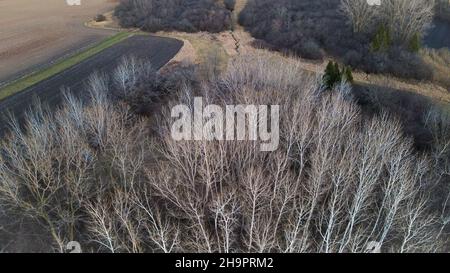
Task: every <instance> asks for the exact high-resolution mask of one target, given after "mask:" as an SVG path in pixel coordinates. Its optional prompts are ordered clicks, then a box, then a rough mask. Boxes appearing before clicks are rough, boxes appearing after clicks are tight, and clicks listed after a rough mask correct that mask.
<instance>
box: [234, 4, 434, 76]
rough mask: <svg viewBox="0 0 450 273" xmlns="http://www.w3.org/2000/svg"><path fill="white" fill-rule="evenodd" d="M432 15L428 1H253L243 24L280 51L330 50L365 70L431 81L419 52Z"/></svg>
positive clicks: (314, 54) (318, 54) (313, 54)
mask: <svg viewBox="0 0 450 273" xmlns="http://www.w3.org/2000/svg"><path fill="white" fill-rule="evenodd" d="M432 17H433V1H428V0H413V1H411V0H387V1H383V4H382V5H381V6H379V7H377V6H369V5H368V4H367V1H366V0H305V1H297V0H279V1H271V0H249V1H248V4H247V6H246V7H245V9H244V10H243V12H242V13H241V15H240V22H241V24H243V25H244V26H245V27H246V28H247V29H248V30H249V31H250V32H251V33H252V34H253V35H254V36H255V37H256V38H258V39H260V40H262V41H264V42H265V43H267V44H268V46H270V47H271V48H274V49H277V50H282V51H287V52H294V53H296V54H298V55H299V56H301V57H304V58H310V59H322V58H323V57H324V55H325V54H330V55H332V56H334V57H337V58H338V59H339V60H341V61H342V62H344V63H345V64H348V65H351V66H352V67H355V68H359V69H362V70H364V71H366V72H370V73H390V74H393V75H396V76H400V77H405V78H415V79H430V78H431V76H432V72H431V68H430V67H428V66H427V65H426V64H425V63H424V62H423V61H422V60H421V59H420V57H419V56H418V55H417V54H416V51H417V49H418V48H420V42H421V39H422V37H423V35H424V33H425V31H426V29H427V26H428V25H429V23H430V22H431V19H432ZM379 43H381V44H379Z"/></svg>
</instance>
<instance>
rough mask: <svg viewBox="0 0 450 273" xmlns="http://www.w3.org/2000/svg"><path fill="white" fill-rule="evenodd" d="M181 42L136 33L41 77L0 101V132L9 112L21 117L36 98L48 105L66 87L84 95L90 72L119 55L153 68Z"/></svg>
mask: <svg viewBox="0 0 450 273" xmlns="http://www.w3.org/2000/svg"><path fill="white" fill-rule="evenodd" d="M182 46H183V42H182V41H179V40H175V39H171V38H165V37H156V36H150V35H135V36H133V37H131V38H128V39H126V40H124V41H122V42H120V43H118V44H116V45H113V46H112V47H110V48H107V49H105V50H103V51H102V52H100V53H98V54H96V55H95V56H93V57H91V58H88V59H87V60H84V61H82V62H80V63H78V64H77V65H74V66H72V67H70V68H68V69H66V70H64V71H63V72H61V73H58V74H57V75H54V76H52V77H50V78H48V79H46V80H43V81H41V82H39V83H37V84H35V85H33V86H31V87H29V88H27V89H25V90H23V91H21V92H20V93H18V94H15V95H13V96H10V97H8V98H6V99H4V100H2V101H0V135H1V134H2V133H3V130H4V129H5V126H6V125H7V124H8V121H9V114H13V115H14V116H15V117H17V118H19V119H20V118H21V117H22V115H23V114H24V112H26V111H27V110H29V109H30V108H31V107H32V105H33V104H34V102H35V99H39V100H40V101H42V102H44V104H46V105H49V106H55V105H58V103H59V102H60V100H61V94H62V92H61V88H65V89H67V90H68V91H70V92H71V93H72V94H74V95H76V96H77V97H85V96H86V95H87V94H86V93H84V92H83V91H85V88H84V87H85V83H86V81H87V80H88V78H89V76H90V75H91V74H92V73H94V72H98V73H100V74H102V73H104V74H105V75H109V74H110V73H111V72H112V71H113V70H114V69H115V68H116V67H117V65H118V63H119V62H120V61H121V60H122V57H126V56H134V57H137V58H139V59H142V60H146V61H149V62H150V63H151V64H152V67H153V68H154V69H156V70H158V69H160V68H161V67H162V66H164V65H165V64H166V63H167V62H169V61H170V60H171V59H172V58H173V57H174V56H175V55H176V54H177V53H178V51H179V50H180V48H181V47H182Z"/></svg>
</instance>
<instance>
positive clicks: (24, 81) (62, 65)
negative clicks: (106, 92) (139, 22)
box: [0, 32, 131, 100]
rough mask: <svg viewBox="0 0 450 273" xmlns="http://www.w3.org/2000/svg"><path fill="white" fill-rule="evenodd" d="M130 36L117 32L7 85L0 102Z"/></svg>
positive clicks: (1, 91)
mask: <svg viewBox="0 0 450 273" xmlns="http://www.w3.org/2000/svg"><path fill="white" fill-rule="evenodd" d="M130 35H131V34H130V33H129V32H119V33H117V34H115V35H113V36H111V37H109V38H106V39H105V40H103V41H102V42H100V43H98V44H97V45H94V46H92V47H90V48H88V49H86V50H84V51H82V52H79V53H76V54H75V55H72V56H70V57H68V58H67V59H63V60H61V61H58V62H57V63H55V64H54V65H51V66H50V67H48V68H45V69H43V70H40V71H36V72H33V73H31V74H29V75H27V76H24V77H22V78H20V79H17V80H16V81H14V82H12V83H10V84H8V85H7V86H5V87H3V88H1V89H0V100H2V99H5V98H7V97H9V96H12V95H14V94H16V93H18V92H20V91H22V90H24V89H26V88H28V87H30V86H32V85H35V84H36V83H38V82H41V81H43V80H45V79H48V78H50V77H51V76H54V75H56V74H58V73H60V72H62V71H64V70H66V69H68V68H70V67H72V66H74V65H76V64H78V63H80V62H82V61H84V60H86V59H88V58H90V57H92V56H94V55H95V54H97V53H99V52H101V51H103V50H105V49H107V48H109V47H111V46H113V45H115V44H117V43H119V42H121V41H123V40H125V39H126V38H128V37H129V36H130Z"/></svg>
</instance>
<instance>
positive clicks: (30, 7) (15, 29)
mask: <svg viewBox="0 0 450 273" xmlns="http://www.w3.org/2000/svg"><path fill="white" fill-rule="evenodd" d="M116 2H117V1H116V0H81V5H80V6H69V5H67V3H66V0H0V26H1V27H0V41H1V43H0V85H1V83H2V82H5V81H9V80H11V79H13V78H17V77H20V76H22V75H24V74H27V73H30V72H32V71H34V70H36V69H38V68H40V67H42V66H45V65H46V64H48V63H51V62H52V61H55V60H56V59H58V58H61V57H63V56H65V55H67V54H69V53H72V52H74V51H76V50H77V49H80V48H83V47H86V46H88V45H90V44H93V43H96V42H98V41H100V40H102V39H104V38H105V37H107V36H109V35H111V34H113V33H114V32H112V31H108V30H101V29H89V28H86V27H85V26H84V22H85V21H88V20H89V19H91V18H92V17H93V16H95V15H96V14H97V13H102V12H106V11H108V10H111V9H112V8H113V7H114V5H115V3H116Z"/></svg>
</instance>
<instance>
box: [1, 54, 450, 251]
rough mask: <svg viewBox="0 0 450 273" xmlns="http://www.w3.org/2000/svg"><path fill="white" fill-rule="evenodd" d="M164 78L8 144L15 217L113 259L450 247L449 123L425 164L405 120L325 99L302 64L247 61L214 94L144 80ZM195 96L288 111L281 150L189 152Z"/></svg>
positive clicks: (46, 116) (122, 86)
mask: <svg viewBox="0 0 450 273" xmlns="http://www.w3.org/2000/svg"><path fill="white" fill-rule="evenodd" d="M149 73H152V72H151V70H150V69H148V66H147V65H146V64H143V63H140V62H137V61H135V60H134V61H126V62H124V64H123V66H122V67H121V68H119V69H118V70H117V72H116V73H115V74H114V78H113V79H112V81H113V82H114V84H113V85H111V81H108V79H107V78H103V77H99V76H97V77H92V79H91V85H90V91H91V93H92V100H91V102H89V103H88V104H83V103H81V102H80V101H78V100H77V99H75V98H73V97H71V96H68V98H67V103H66V104H65V107H64V108H63V109H62V110H60V111H58V112H57V113H56V114H51V113H49V112H46V111H45V110H43V108H38V109H36V111H35V112H33V114H30V115H29V117H28V119H27V123H26V124H25V127H26V129H27V131H26V132H23V131H22V130H21V129H20V128H19V126H18V125H16V126H15V127H14V130H13V132H12V134H11V135H9V137H7V138H5V139H4V140H3V141H2V144H1V148H2V153H1V161H0V200H1V204H2V206H3V207H5V208H8V209H9V210H8V211H10V213H13V212H14V213H16V215H22V216H25V217H27V218H31V219H33V220H34V221H36V222H37V223H40V224H41V225H42V227H44V230H45V231H46V234H49V235H50V237H51V238H52V242H53V246H54V247H55V248H54V249H55V250H56V251H64V246H65V243H67V242H68V241H71V240H77V241H79V242H81V244H82V247H83V249H84V250H85V251H101V252H185V251H199V252H213V251H220V252H268V251H272V252H364V251H367V249H366V248H367V246H368V244H369V243H370V242H373V241H375V242H378V243H380V244H381V246H382V251H385V252H417V251H421V252H423V251H425V252H434V251H446V250H448V249H446V248H445V246H446V243H447V241H448V231H449V230H448V226H447V225H448V222H449V219H450V216H449V215H450V214H449V208H450V207H449V204H448V202H447V201H448V198H449V195H448V193H449V190H450V188H449V184H448V183H449V181H448V178H449V175H450V170H449V166H450V164H449V159H450V142H449V139H450V137H449V136H450V124H449V120H448V117H446V116H445V115H444V114H442V113H439V112H429V114H427V115H426V117H424V119H425V120H426V124H427V127H428V128H429V129H430V132H432V135H433V137H434V142H433V143H434V145H433V147H432V148H431V149H430V150H428V151H426V152H422V153H418V152H417V151H415V150H414V148H413V146H412V140H411V139H410V138H408V137H406V136H405V135H404V133H403V130H402V126H401V123H400V122H399V121H398V120H397V119H395V117H392V116H389V115H387V114H380V115H376V116H372V117H367V116H365V115H363V114H362V113H361V111H360V109H359V107H358V106H357V105H356V104H355V103H354V102H353V101H352V98H351V95H350V94H351V92H350V91H349V86H347V85H346V84H345V83H343V84H342V85H340V86H338V87H337V88H336V89H335V90H333V91H332V92H327V91H323V90H322V88H321V86H320V81H318V78H316V77H315V76H313V75H311V74H308V73H305V72H304V70H303V69H302V65H301V63H300V62H298V61H296V60H290V62H286V61H285V60H283V59H282V58H279V57H277V56H276V55H272V54H267V53H264V54H262V55H261V54H251V55H243V56H239V57H237V58H236V59H234V60H233V61H232V62H231V63H230V65H229V67H228V70H227V71H226V72H225V73H224V74H223V75H221V76H218V75H215V77H213V78H212V79H211V80H209V81H204V82H200V81H199V80H197V79H194V78H193V76H194V74H193V71H192V68H183V67H182V68H178V69H175V70H173V71H170V72H169V71H167V70H166V71H165V72H164V73H166V76H164V75H159V76H158V75H155V76H154V77H156V78H154V77H152V82H153V83H154V82H158V83H160V84H152V85H147V84H145V83H144V84H143V83H142V82H140V79H142V78H148V77H149ZM143 75H144V76H145V77H143ZM161 77H162V78H164V77H172V79H171V80H170V81H167V82H168V83H174V82H176V83H177V84H176V85H165V84H164V79H162V78H161ZM123 79H127V80H123ZM161 82H162V83H161ZM112 86H114V87H112ZM107 94H120V95H119V98H120V99H117V97H114V96H113V97H111V96H110V95H107ZM137 95H139V96H140V98H141V100H130V99H127V98H130V97H131V98H133V97H136V96H137ZM193 96H203V97H204V98H205V99H206V100H207V101H208V102H211V103H216V104H219V105H224V104H239V103H241V104H279V105H280V107H281V108H280V113H281V117H280V136H281V144H280V147H279V149H278V150H277V151H276V152H271V153H264V152H260V151H259V149H258V145H254V143H253V142H246V141H228V142H226V141H181V142H176V141H174V140H173V139H172V138H171V135H170V126H171V121H172V119H171V118H170V106H171V105H174V104H178V103H187V104H188V102H189V101H190V100H191V99H192V97H193ZM155 97H160V98H161V97H165V99H164V100H162V101H165V103H164V104H163V105H164V106H163V107H161V110H160V111H158V113H154V114H147V115H144V116H143V115H139V114H137V113H136V112H135V111H134V109H136V105H132V104H131V102H134V103H141V104H144V105H142V107H145V106H146V105H147V102H148V101H152V98H155ZM142 101H144V102H145V103H142ZM188 105H189V104H188ZM147 107H151V106H149V105H147ZM150 121H152V123H150ZM151 124H153V125H151ZM49 250H50V249H46V251H49Z"/></svg>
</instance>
